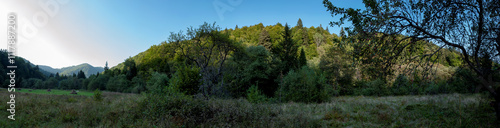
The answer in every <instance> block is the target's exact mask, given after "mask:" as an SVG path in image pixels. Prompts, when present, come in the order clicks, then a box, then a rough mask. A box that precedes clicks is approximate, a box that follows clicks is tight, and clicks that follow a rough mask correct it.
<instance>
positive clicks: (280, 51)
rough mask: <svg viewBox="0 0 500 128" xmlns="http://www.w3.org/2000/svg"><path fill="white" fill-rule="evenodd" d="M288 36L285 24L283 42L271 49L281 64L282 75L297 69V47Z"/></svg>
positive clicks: (288, 29) (288, 28)
mask: <svg viewBox="0 0 500 128" xmlns="http://www.w3.org/2000/svg"><path fill="white" fill-rule="evenodd" d="M290 34H291V32H290V27H288V24H286V25H285V31H284V33H283V40H282V41H281V42H279V43H278V45H277V46H276V47H273V49H272V52H273V54H275V55H276V56H277V57H278V58H279V59H280V60H281V62H282V68H283V69H282V72H283V73H284V74H286V73H288V71H290V70H291V69H295V68H297V67H298V62H297V50H298V48H299V46H298V45H297V44H296V43H295V42H294V41H293V40H292V37H291V36H290Z"/></svg>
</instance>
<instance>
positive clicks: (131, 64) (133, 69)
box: [122, 57, 137, 80]
mask: <svg viewBox="0 0 500 128" xmlns="http://www.w3.org/2000/svg"><path fill="white" fill-rule="evenodd" d="M122 74H125V75H126V76H127V79H128V80H132V78H134V77H135V76H136V75H137V66H136V64H135V61H134V60H133V59H132V58H131V57H129V58H128V59H126V60H125V62H124V68H123V70H122Z"/></svg>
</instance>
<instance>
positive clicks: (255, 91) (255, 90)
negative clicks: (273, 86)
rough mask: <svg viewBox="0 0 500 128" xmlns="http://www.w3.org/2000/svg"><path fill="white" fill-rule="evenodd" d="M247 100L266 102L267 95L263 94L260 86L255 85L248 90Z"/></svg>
mask: <svg viewBox="0 0 500 128" xmlns="http://www.w3.org/2000/svg"><path fill="white" fill-rule="evenodd" d="M247 100H248V101H249V102H251V103H262V102H266V96H265V95H263V94H262V93H261V92H260V90H259V87H258V86H255V85H253V86H252V87H250V88H249V89H248V91H247Z"/></svg>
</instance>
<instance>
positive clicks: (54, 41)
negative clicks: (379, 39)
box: [0, 0, 363, 68]
mask: <svg viewBox="0 0 500 128" xmlns="http://www.w3.org/2000/svg"><path fill="white" fill-rule="evenodd" d="M338 5H339V6H345V7H353V8H363V4H362V2H361V0H356V1H350V0H339V1H338ZM10 12H15V13H16V14H17V15H18V22H19V23H18V33H19V34H20V35H19V36H18V38H19V40H18V44H17V48H18V51H17V54H18V56H21V57H23V58H26V59H27V60H29V61H31V62H32V63H34V64H36V65H47V66H51V67H53V68H62V67H67V66H73V65H79V64H82V63H89V64H91V65H93V66H96V67H104V65H105V63H106V61H108V63H109V64H108V66H109V67H113V66H116V65H117V64H119V63H121V62H123V61H124V60H125V59H126V58H128V57H131V56H135V55H137V54H138V53H140V52H142V51H145V50H147V49H148V48H149V47H150V46H152V45H157V44H160V43H161V42H162V41H165V40H167V38H168V36H169V34H170V32H178V31H181V30H183V31H184V30H185V29H186V28H187V27H189V26H193V27H197V26H198V25H201V24H203V22H209V23H213V22H216V25H219V26H220V27H221V28H234V27H235V26H236V25H238V26H240V27H242V26H250V25H255V24H258V23H263V24H264V25H265V26H267V25H274V24H276V23H278V22H279V23H282V24H285V23H288V24H289V25H290V26H292V27H293V26H295V25H296V23H297V20H298V19H299V18H301V19H302V21H303V24H304V26H307V27H310V26H319V25H320V24H321V25H322V26H323V27H327V26H328V27H329V30H330V32H331V33H338V32H339V31H340V27H336V26H335V27H330V26H329V25H328V24H329V22H330V21H332V17H331V16H330V14H329V13H328V12H327V11H326V9H325V8H324V7H323V4H322V0H315V1H307V2H306V1H304V2H289V1H286V0H276V1H265V0H257V1H249V0H206V1H194V0H185V1H180V0H166V1H163V0H154V1H148V2H143V1H119V0H107V1H99V0H85V1H77V0H7V1H2V4H0V13H1V14H3V15H2V17H3V18H4V20H0V30H6V25H7V23H6V22H7V20H6V19H7V17H6V15H7V14H8V13H10ZM348 25H349V24H347V25H346V26H348ZM6 35H7V34H6V31H0V38H1V39H2V40H1V42H4V43H2V44H3V45H0V48H1V49H6V48H7V45H6V44H7V42H6V41H7V40H6V38H7V37H6Z"/></svg>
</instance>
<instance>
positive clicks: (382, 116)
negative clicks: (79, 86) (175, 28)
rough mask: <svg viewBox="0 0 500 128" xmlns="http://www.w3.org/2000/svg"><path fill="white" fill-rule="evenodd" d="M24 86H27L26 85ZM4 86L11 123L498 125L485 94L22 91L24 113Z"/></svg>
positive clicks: (3, 106)
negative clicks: (269, 98) (244, 95)
mask: <svg viewBox="0 0 500 128" xmlns="http://www.w3.org/2000/svg"><path fill="white" fill-rule="evenodd" d="M23 90H24V89H23ZM8 95H10V93H9V92H7V90H6V89H2V90H1V91H0V97H2V98H0V102H2V104H0V109H1V110H3V111H0V115H2V117H3V118H4V119H1V120H0V125H1V126H7V127H498V123H497V122H496V118H495V115H494V110H493V108H491V107H490V106H489V101H488V100H487V99H486V98H484V96H482V95H480V94H474V95H470V94H443V95H424V96H387V97H364V96H346V97H334V98H332V99H331V101H330V102H325V103H310V104H306V103H294V102H289V103H261V104H253V103H250V102H248V101H247V100H246V99H208V100H202V99H197V98H193V97H189V96H184V97H183V96H152V95H149V94H142V95H140V94H126V93H114V92H103V93H102V97H103V100H102V101H96V100H94V98H93V97H92V96H84V95H55V94H51V95H45V94H36V93H35V91H32V93H25V92H16V104H15V105H16V116H15V118H16V120H15V121H12V120H9V119H7V116H8V115H10V113H9V112H8V111H5V110H6V109H8V108H7V107H8V106H7V104H6V102H7V101H8V100H9V98H8Z"/></svg>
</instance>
